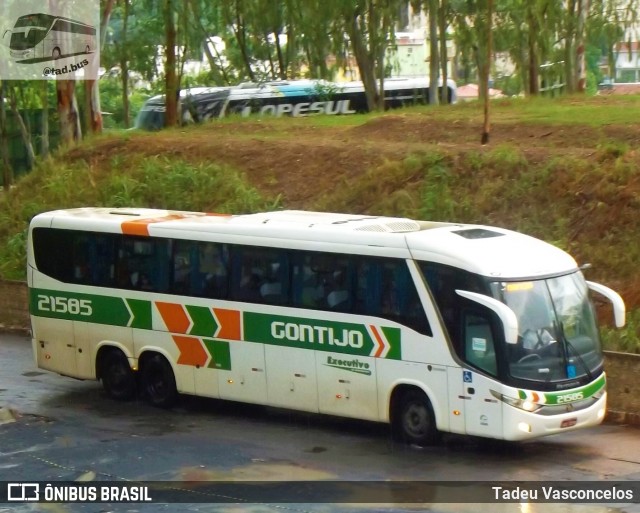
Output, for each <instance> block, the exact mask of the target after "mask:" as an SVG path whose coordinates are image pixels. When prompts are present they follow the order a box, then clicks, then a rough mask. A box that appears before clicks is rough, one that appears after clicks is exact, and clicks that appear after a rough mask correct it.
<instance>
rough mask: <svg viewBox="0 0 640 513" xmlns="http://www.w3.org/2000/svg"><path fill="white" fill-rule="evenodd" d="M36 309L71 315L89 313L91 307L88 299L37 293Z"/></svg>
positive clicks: (91, 309) (91, 311) (91, 310)
mask: <svg viewBox="0 0 640 513" xmlns="http://www.w3.org/2000/svg"><path fill="white" fill-rule="evenodd" d="M38 310H40V311H41V312H53V313H60V314H66V313H69V314H72V315H86V316H88V315H91V314H92V313H93V308H92V307H91V301H90V300H89V299H76V298H75V297H68V298H67V297H56V296H45V295H44V294H38Z"/></svg>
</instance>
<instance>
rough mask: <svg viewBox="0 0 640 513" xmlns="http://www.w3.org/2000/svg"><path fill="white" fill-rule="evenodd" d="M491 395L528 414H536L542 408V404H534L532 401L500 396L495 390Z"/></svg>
mask: <svg viewBox="0 0 640 513" xmlns="http://www.w3.org/2000/svg"><path fill="white" fill-rule="evenodd" d="M491 395H493V397H495V398H496V399H498V400H499V401H502V402H503V403H507V404H508V405H509V406H513V407H514V408H518V409H519V410H524V411H528V412H532V413H533V412H534V411H537V410H539V409H540V408H542V405H541V404H538V403H534V402H533V401H532V400H531V399H519V398H514V397H509V396H508V395H504V394H500V393H498V392H496V391H495V390H491Z"/></svg>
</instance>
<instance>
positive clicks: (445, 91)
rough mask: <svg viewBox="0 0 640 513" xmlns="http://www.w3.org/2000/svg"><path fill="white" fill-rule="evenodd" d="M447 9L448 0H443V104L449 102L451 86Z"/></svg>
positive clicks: (439, 19) (441, 27) (440, 15)
mask: <svg viewBox="0 0 640 513" xmlns="http://www.w3.org/2000/svg"><path fill="white" fill-rule="evenodd" d="M447 9H448V5H447V0H442V3H441V4H440V13H439V17H438V21H439V22H440V23H439V25H440V27H439V31H440V67H441V68H442V73H441V74H442V94H441V95H440V102H441V103H442V104H443V105H446V104H447V103H449V88H448V87H447V80H449V75H448V69H447V68H448V67H449V66H448V64H449V56H448V53H447Z"/></svg>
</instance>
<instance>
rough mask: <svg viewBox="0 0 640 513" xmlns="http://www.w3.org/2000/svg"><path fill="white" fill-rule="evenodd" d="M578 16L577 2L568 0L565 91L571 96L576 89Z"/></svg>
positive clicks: (565, 35)
mask: <svg viewBox="0 0 640 513" xmlns="http://www.w3.org/2000/svg"><path fill="white" fill-rule="evenodd" d="M575 15H576V0H568V2H567V11H566V17H567V18H566V30H565V33H564V83H565V91H566V92H567V93H569V94H571V93H573V92H574V91H575V88H576V80H575V72H574V70H575V67H574V63H575V59H574V55H573V52H574V39H575V24H574V18H575Z"/></svg>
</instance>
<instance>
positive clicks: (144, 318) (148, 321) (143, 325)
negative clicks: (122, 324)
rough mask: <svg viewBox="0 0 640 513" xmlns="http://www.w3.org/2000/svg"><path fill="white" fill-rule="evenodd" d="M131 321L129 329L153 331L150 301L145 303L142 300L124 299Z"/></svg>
mask: <svg viewBox="0 0 640 513" xmlns="http://www.w3.org/2000/svg"><path fill="white" fill-rule="evenodd" d="M125 301H126V302H127V304H128V305H129V308H130V309H131V313H132V314H133V319H132V320H131V327H132V328H138V329H141V330H150V329H153V320H152V317H151V301H145V300H143V299H125Z"/></svg>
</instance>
